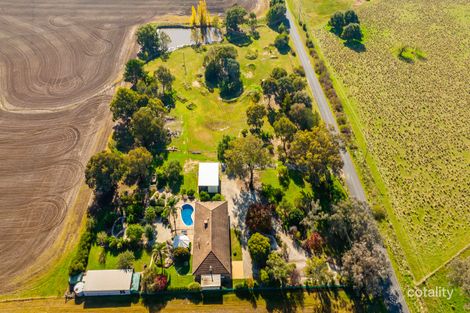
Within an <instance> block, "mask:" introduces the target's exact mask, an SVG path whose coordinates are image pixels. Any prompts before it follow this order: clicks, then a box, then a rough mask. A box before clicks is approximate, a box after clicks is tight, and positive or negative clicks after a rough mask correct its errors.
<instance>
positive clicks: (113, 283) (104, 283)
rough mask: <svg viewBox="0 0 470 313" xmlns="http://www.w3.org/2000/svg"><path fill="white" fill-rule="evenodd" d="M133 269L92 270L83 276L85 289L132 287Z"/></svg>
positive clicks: (109, 289)
mask: <svg viewBox="0 0 470 313" xmlns="http://www.w3.org/2000/svg"><path fill="white" fill-rule="evenodd" d="M133 272H134V271H133V270H91V271H87V272H86V274H85V276H83V282H84V283H85V287H84V288H83V291H85V292H86V291H115V290H129V289H130V288H131V282H132V273H133Z"/></svg>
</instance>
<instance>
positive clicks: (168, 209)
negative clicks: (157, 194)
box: [164, 197, 178, 233]
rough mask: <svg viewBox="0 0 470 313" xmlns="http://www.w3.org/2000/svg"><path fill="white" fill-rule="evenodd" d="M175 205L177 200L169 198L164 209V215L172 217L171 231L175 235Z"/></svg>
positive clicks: (176, 210)
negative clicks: (172, 230)
mask: <svg viewBox="0 0 470 313" xmlns="http://www.w3.org/2000/svg"><path fill="white" fill-rule="evenodd" d="M176 203H178V198H176V197H170V198H169V199H168V200H167V202H166V206H165V209H164V215H166V216H171V217H173V226H174V227H173V229H174V231H175V233H176V213H177V212H178V209H177V207H176Z"/></svg>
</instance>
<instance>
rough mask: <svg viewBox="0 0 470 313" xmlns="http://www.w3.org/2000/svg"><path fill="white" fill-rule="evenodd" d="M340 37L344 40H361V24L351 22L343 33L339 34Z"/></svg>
mask: <svg viewBox="0 0 470 313" xmlns="http://www.w3.org/2000/svg"><path fill="white" fill-rule="evenodd" d="M341 37H342V38H343V39H344V40H346V41H354V40H357V41H361V40H362V31H361V26H359V24H357V23H352V24H349V25H347V26H346V27H345V28H344V30H343V33H342V34H341Z"/></svg>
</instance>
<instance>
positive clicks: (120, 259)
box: [116, 250, 135, 269]
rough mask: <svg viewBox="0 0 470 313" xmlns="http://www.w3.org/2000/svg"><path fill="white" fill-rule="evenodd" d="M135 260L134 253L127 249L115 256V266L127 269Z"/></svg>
mask: <svg viewBox="0 0 470 313" xmlns="http://www.w3.org/2000/svg"><path fill="white" fill-rule="evenodd" d="M134 262H135V256H134V253H132V252H131V251H129V250H126V251H124V252H122V253H119V255H118V256H117V264H116V266H117V268H119V269H128V268H132V267H133V265H134Z"/></svg>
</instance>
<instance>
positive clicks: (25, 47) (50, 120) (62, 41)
mask: <svg viewBox="0 0 470 313" xmlns="http://www.w3.org/2000/svg"><path fill="white" fill-rule="evenodd" d="M196 2H197V1H196V0H148V1H144V0H133V1H129V0H101V1H89V0H87V1H80V2H78V1H74V0H61V1H50V0H38V1H30V0H0V191H1V192H0V221H1V222H0V281H2V284H0V294H2V293H5V292H8V291H10V290H11V289H12V288H15V287H16V286H15V285H12V284H11V283H10V284H9V283H8V282H10V281H11V279H12V278H15V277H18V276H20V275H22V274H24V273H25V271H26V270H28V272H30V273H31V274H34V273H36V272H39V271H41V270H43V269H44V268H46V267H47V265H48V262H44V263H43V262H41V264H34V261H35V260H36V259H38V258H39V257H40V255H41V254H42V253H43V252H44V251H47V248H48V247H50V246H51V245H53V244H54V241H55V239H56V238H57V237H58V236H59V234H60V233H61V230H62V229H63V224H64V218H65V217H66V215H67V212H68V210H69V209H70V207H71V206H72V204H73V203H74V200H75V198H76V195H77V192H78V189H79V187H80V186H81V184H82V182H83V169H84V166H85V164H86V162H87V160H88V159H89V157H90V156H91V155H92V154H93V153H95V152H96V150H99V149H102V148H103V147H104V146H105V143H106V140H107V138H108V135H109V132H110V129H111V123H110V114H109V111H108V103H109V101H110V98H111V96H112V92H113V82H114V81H116V79H117V77H118V74H119V72H120V70H121V69H122V67H123V63H124V62H125V60H126V59H127V57H128V56H129V53H130V52H131V51H133V50H134V47H133V42H134V40H133V37H132V32H133V30H134V29H135V26H136V25H139V24H142V23H144V22H147V21H150V20H152V19H154V18H155V17H157V16H159V15H163V14H182V13H187V11H188V8H190V6H191V5H192V4H194V3H196ZM207 2H208V4H209V7H210V8H211V11H212V12H220V11H221V10H222V9H223V8H224V7H227V6H229V5H232V4H233V3H234V2H236V0H224V1H221V0H208V1H207ZM238 2H242V4H245V3H243V2H246V5H247V6H250V5H252V6H255V5H256V1H248V0H243V1H238ZM79 209H80V210H79V211H80V212H82V213H83V211H84V210H85V209H86V208H85V207H82V208H79ZM67 231H69V232H71V233H73V232H74V229H70V230H67ZM55 253H56V254H59V253H60V251H55ZM48 260H49V261H50V260H51V258H49V257H48ZM36 263H37V262H36ZM33 264H34V267H32V265H33Z"/></svg>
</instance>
